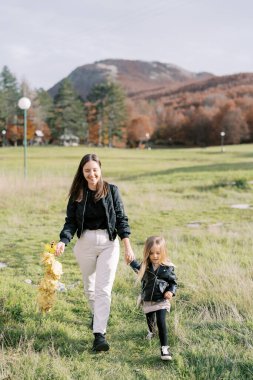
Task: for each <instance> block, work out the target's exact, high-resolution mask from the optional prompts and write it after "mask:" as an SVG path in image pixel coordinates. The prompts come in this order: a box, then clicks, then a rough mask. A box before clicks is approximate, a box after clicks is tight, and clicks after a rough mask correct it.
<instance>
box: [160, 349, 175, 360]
mask: <svg viewBox="0 0 253 380" xmlns="http://www.w3.org/2000/svg"><path fill="white" fill-rule="evenodd" d="M161 359H162V360H172V354H171V352H170V351H169V346H162V347H161Z"/></svg>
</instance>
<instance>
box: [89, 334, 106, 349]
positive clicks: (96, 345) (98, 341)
mask: <svg viewBox="0 0 253 380" xmlns="http://www.w3.org/2000/svg"><path fill="white" fill-rule="evenodd" d="M94 336H95V339H94V342H93V347H92V350H93V351H96V352H99V351H109V349H110V346H109V344H108V342H107V341H106V339H105V335H104V334H101V333H94Z"/></svg>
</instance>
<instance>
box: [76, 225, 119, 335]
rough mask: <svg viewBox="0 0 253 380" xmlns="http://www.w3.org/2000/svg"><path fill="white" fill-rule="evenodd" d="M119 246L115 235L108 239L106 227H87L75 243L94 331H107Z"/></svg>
mask: <svg viewBox="0 0 253 380" xmlns="http://www.w3.org/2000/svg"><path fill="white" fill-rule="evenodd" d="M119 250H120V246H119V240H118V238H116V239H115V240H114V241H110V240H109V236H108V232H107V231H106V230H86V231H85V232H84V233H83V234H82V236H81V237H80V239H78V240H77V242H76V244H75V246H74V254H75V257H76V259H77V262H78V264H79V266H80V269H81V272H82V276H83V283H84V292H85V294H86V297H87V299H88V301H89V304H90V308H91V311H92V313H93V315H94V320H93V332H94V333H102V334H104V333H105V332H106V327H107V322H108V319H109V314H110V306H111V292H112V286H113V282H114V279H115V274H116V269H117V265H118V262H119Z"/></svg>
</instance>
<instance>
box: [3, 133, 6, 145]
mask: <svg viewBox="0 0 253 380" xmlns="http://www.w3.org/2000/svg"><path fill="white" fill-rule="evenodd" d="M5 135H6V130H5V129H3V130H2V146H5Z"/></svg>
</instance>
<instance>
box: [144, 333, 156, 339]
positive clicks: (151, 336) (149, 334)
mask: <svg viewBox="0 0 253 380" xmlns="http://www.w3.org/2000/svg"><path fill="white" fill-rule="evenodd" d="M153 338H154V333H152V332H151V331H148V335H147V336H146V339H147V340H151V339H153Z"/></svg>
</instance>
